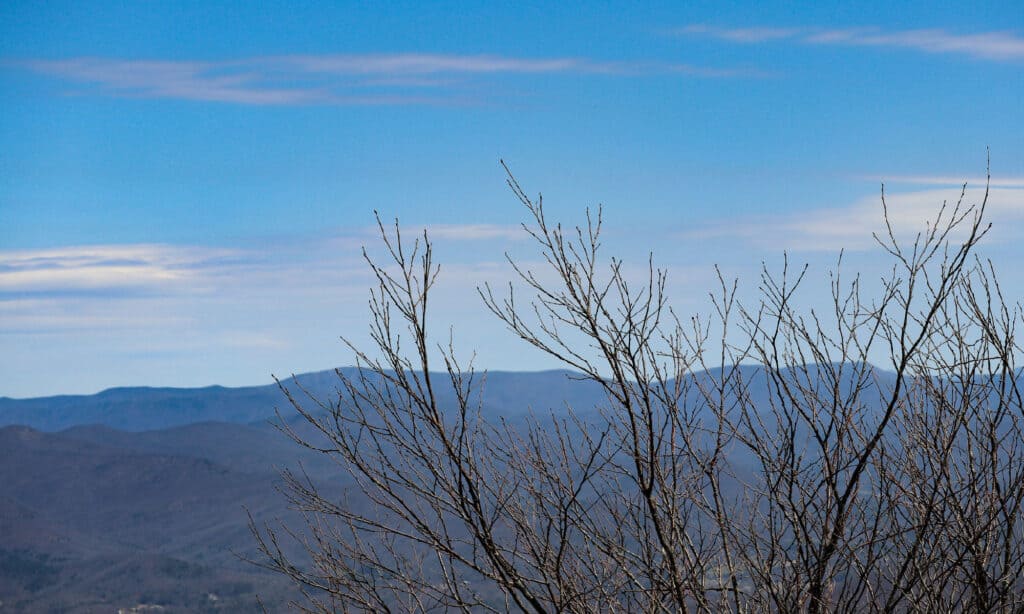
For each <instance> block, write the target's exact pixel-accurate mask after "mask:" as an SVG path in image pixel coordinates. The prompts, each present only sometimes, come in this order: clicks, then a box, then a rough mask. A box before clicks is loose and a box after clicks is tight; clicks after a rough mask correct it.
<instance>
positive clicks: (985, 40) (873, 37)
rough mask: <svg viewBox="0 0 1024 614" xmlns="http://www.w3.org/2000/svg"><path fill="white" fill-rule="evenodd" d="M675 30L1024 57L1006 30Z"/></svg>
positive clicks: (742, 38) (1018, 40) (739, 38)
mask: <svg viewBox="0 0 1024 614" xmlns="http://www.w3.org/2000/svg"><path fill="white" fill-rule="evenodd" d="M675 33H676V34H679V35H688V36H709V37H712V38H717V39H719V40H724V41H729V42H734V43H744V44H753V43H765V42H774V41H788V42H794V43H800V44H806V45H833V46H845V47H881V48H902V49H913V50H915V51H921V52H924V53H943V54H960V55H965V56H968V57H972V58H975V59H979V60H992V61H1013V60H1024V38H1022V37H1021V36H1018V35H1016V34H1014V33H1013V32H1008V31H991V32H976V33H970V34H963V33H956V32H950V31H949V30H944V29H919V30H883V29H881V28H876V27H864V28H776V27H750V28H723V27H718V26H712V25H706V24H694V25H689V26H685V27H682V28H679V29H677V30H676V31H675Z"/></svg>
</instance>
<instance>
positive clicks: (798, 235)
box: [686, 181, 1024, 252]
mask: <svg viewBox="0 0 1024 614" xmlns="http://www.w3.org/2000/svg"><path fill="white" fill-rule="evenodd" d="M961 183H962V181H961ZM972 185H973V186H975V187H970V186H969V187H968V189H967V191H966V193H965V195H964V198H963V201H962V206H963V207H967V206H971V205H974V204H980V203H981V201H982V198H983V195H984V182H982V185H981V187H977V186H978V184H972ZM959 194H960V193H959V191H958V190H949V189H941V188H937V189H929V190H916V191H905V192H889V191H887V192H886V204H887V209H888V215H889V221H890V222H891V223H892V226H893V230H894V231H895V232H896V234H897V237H903V238H908V237H912V236H913V235H914V234H916V233H918V232H920V231H923V230H924V229H925V224H926V223H927V222H928V221H930V220H933V219H934V218H935V216H936V214H938V212H939V208H940V207H941V206H942V204H943V202H946V203H947V204H948V207H950V208H951V207H952V206H953V205H954V204H955V203H956V202H957V200H958V197H959ZM882 213H883V211H882V205H881V199H880V198H879V196H877V195H875V196H866V197H863V198H860V199H858V200H856V201H854V202H853V203H851V204H849V205H846V206H843V207H828V208H821V209H816V210H810V211H802V212H798V213H786V214H782V215H763V216H757V217H755V218H748V219H744V220H727V221H726V220H723V221H720V222H717V223H713V224H709V225H707V226H705V227H703V228H699V229H697V230H694V231H693V232H690V233H687V235H686V236H687V237H690V238H700V239H704V240H707V239H712V238H718V239H730V240H742V241H746V242H748V243H751V244H754V245H758V246H761V247H767V248H775V249H786V250H792V251H829V252H835V251H838V250H839V249H846V250H853V251H860V250H866V249H872V248H873V247H875V245H876V243H875V242H874V239H873V238H872V233H884V231H885V226H884V223H883V217H882ZM947 215H948V212H947ZM986 217H987V218H988V219H989V220H990V221H993V222H995V223H996V224H997V226H996V230H997V232H998V231H999V229H1000V228H1003V227H1006V226H1007V225H1008V224H1009V223H1010V222H1013V221H1014V220H1022V219H1024V188H1020V187H1013V188H991V189H990V192H989V198H988V202H987V204H986ZM1001 234H1003V236H1000V235H994V236H993V238H994V239H996V240H999V239H1000V238H1005V234H1004V233H1001Z"/></svg>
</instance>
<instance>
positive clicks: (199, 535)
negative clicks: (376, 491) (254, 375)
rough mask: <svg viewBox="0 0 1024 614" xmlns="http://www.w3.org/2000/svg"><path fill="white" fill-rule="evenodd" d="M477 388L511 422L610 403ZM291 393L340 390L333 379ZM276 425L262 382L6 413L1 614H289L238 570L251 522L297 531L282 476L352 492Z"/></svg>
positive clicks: (268, 580) (1, 453) (581, 391)
mask: <svg viewBox="0 0 1024 614" xmlns="http://www.w3.org/2000/svg"><path fill="white" fill-rule="evenodd" d="M342 371H343V372H345V373H346V374H347V375H350V376H351V375H355V374H356V372H355V371H354V370H352V369H344V370H342ZM486 377H487V380H486V388H485V390H486V394H485V395H484V398H483V404H482V411H484V412H485V413H488V414H491V415H500V416H502V417H504V418H507V419H508V418H511V419H515V418H517V417H522V416H524V415H525V414H526V413H527V412H529V411H533V412H536V413H538V414H544V413H547V412H549V411H554V412H561V411H563V408H564V407H565V405H566V404H567V403H568V404H570V405H572V406H573V407H575V408H583V409H584V410H585V409H588V408H594V407H596V406H597V405H598V404H599V403H600V402H601V401H602V400H603V399H604V395H603V393H602V392H601V390H600V387H599V386H597V385H595V384H594V383H592V382H582V381H579V380H577V379H573V378H572V377H570V374H569V373H568V372H564V371H547V372H536V373H507V372H494V373H489V374H487V376H486ZM287 383H288V385H289V386H290V387H291V388H292V389H293V390H297V389H298V388H297V387H296V385H298V386H301V387H302V388H303V389H305V390H307V391H309V392H310V393H312V394H314V395H317V396H319V397H321V398H330V395H332V394H334V393H335V392H334V391H335V390H336V389H337V388H338V387H339V386H340V381H339V379H338V377H337V375H336V374H335V373H334V372H333V371H324V372H318V373H309V374H303V375H299V376H297V377H295V378H294V380H289V382H287ZM440 394H441V395H442V396H441V402H442V403H448V402H451V401H452V398H451V391H450V390H449V391H447V393H446V392H441V393H440ZM445 395H447V396H445ZM278 411H280V419H284V420H285V421H291V420H294V419H295V418H297V416H296V414H295V412H294V410H293V409H292V408H291V406H290V405H289V403H288V401H287V399H286V397H285V396H284V394H283V393H282V391H281V390H280V388H279V387H278V386H277V385H276V384H272V383H271V384H268V385H265V386H254V387H244V388H225V387H221V386H211V387H207V388H193V389H179V388H147V387H136V388H115V389H110V390H105V391H103V392H100V393H98V394H94V395H78V396H53V397H45V398H33V399H10V398H0V614H2V613H5V612H68V613H92V612H97V613H98V612H104V613H107V612H119V611H124V612H143V611H157V610H155V608H156V607H157V606H159V607H161V608H163V609H161V610H159V611H161V612H167V613H173V612H254V611H259V610H260V607H261V604H262V606H264V607H266V608H267V610H268V611H271V612H273V611H279V610H283V609H284V608H285V606H286V604H287V602H288V600H289V599H291V598H294V597H296V595H294V594H293V593H292V590H293V589H292V587H291V586H290V585H289V584H288V583H287V582H285V581H284V580H283V579H282V578H280V577H277V576H275V575H271V574H270V573H269V572H265V571H263V570H261V569H260V568H258V567H257V566H255V565H253V564H252V563H251V562H250V560H248V559H253V558H255V557H256V555H257V552H256V549H255V545H254V540H253V538H252V536H251V534H250V531H249V528H248V518H249V517H248V515H247V514H252V516H253V518H254V519H255V521H256V522H257V523H264V522H277V521H278V520H284V521H286V522H287V521H289V519H291V521H292V522H291V523H290V524H292V526H294V525H296V524H299V523H296V522H294V521H295V520H296V517H295V514H296V513H295V512H293V511H292V510H290V509H288V505H287V502H286V500H285V498H284V496H283V495H282V494H281V493H280V492H278V491H277V490H276V488H277V487H278V486H279V485H280V478H279V475H280V471H281V470H282V469H284V468H297V467H299V466H300V465H301V468H302V469H303V470H304V471H306V472H307V473H308V474H309V475H310V476H311V477H312V478H314V479H315V480H316V481H317V483H318V484H319V485H322V486H324V487H326V488H328V489H332V488H333V489H336V490H337V493H338V495H339V496H341V495H342V493H343V489H344V486H345V483H346V482H345V479H344V477H343V476H342V475H341V474H340V472H339V470H338V467H337V466H336V465H335V464H334V462H333V461H331V460H330V459H329V458H327V457H325V456H324V455H322V454H318V453H315V452H312V451H310V450H307V449H304V448H302V447H300V446H298V445H296V444H295V443H294V442H292V441H291V440H290V439H289V438H288V437H286V436H285V435H284V434H282V433H281V432H279V431H278V429H277V428H275V426H274V423H275V422H276V421H277V420H279V418H278V417H277V412H278ZM147 608H149V610H147Z"/></svg>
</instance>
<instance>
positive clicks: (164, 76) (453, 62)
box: [0, 53, 755, 105]
mask: <svg viewBox="0 0 1024 614" xmlns="http://www.w3.org/2000/svg"><path fill="white" fill-rule="evenodd" d="M0 66H6V67H7V68H20V69H23V70H29V71H32V72H36V73H39V74H43V75H49V76H52V77H56V78H58V79H61V80H62V81H66V82H71V83H76V84H80V85H81V86H83V87H84V88H85V89H84V91H78V92H75V93H99V94H102V95H108V96H118V97H138V98H170V99H179V100H194V101H206V102H221V103H233V104H248V105H294V104H346V105H385V104H465V103H472V102H475V101H477V100H478V99H477V96H478V95H477V94H475V93H473V91H472V87H471V86H472V85H473V84H474V79H479V78H483V77H487V76H492V77H493V76H501V75H505V76H509V75H605V76H637V75H643V74H678V75H688V76H693V77H708V78H717V77H739V76H750V75H753V74H755V73H753V72H751V71H749V70H744V69H730V68H715V67H707V66H695V65H690V64H681V63H664V62H622V61H601V60H594V59H588V58H572V57H559V58H521V57H506V56H494V55H441V54H418V53H405V54H364V55H286V56H269V57H253V58H244V59H236V60H224V61H168V60H134V59H113V58H97V57H76V58H68V59H61V60H38V59H37V60H22V61H6V62H3V63H2V64H0ZM467 88H469V90H467Z"/></svg>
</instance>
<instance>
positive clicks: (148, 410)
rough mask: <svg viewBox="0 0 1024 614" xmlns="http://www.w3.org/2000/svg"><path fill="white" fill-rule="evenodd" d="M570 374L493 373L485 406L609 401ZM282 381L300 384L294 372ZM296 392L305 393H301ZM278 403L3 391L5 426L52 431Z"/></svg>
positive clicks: (319, 380) (327, 374)
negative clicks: (20, 396) (30, 395)
mask: <svg viewBox="0 0 1024 614" xmlns="http://www.w3.org/2000/svg"><path fill="white" fill-rule="evenodd" d="M341 371H342V372H343V373H345V374H346V375H349V376H355V375H357V374H358V371H357V369H356V368H354V367H346V368H343V369H341ZM483 375H484V374H483V373H480V374H478V377H482V376H483ZM568 375H569V372H568V371H535V372H527V373H517V372H506V371H494V372H489V373H487V374H486V377H487V386H486V393H485V395H486V398H485V400H486V405H487V406H488V407H489V408H490V409H492V410H494V411H500V412H502V413H503V414H507V415H521V414H522V413H523V412H525V411H527V410H528V409H533V410H534V411H538V412H547V411H548V409H551V404H552V403H554V404H556V405H560V404H561V403H562V402H564V401H570V402H572V403H573V404H574V405H577V406H579V407H581V408H582V407H593V406H594V405H595V404H596V403H598V402H600V401H601V400H602V399H603V395H602V394H601V392H600V390H599V387H598V386H597V385H596V384H594V383H593V382H581V381H576V380H573V379H571V378H569V377H567V376H568ZM437 376H438V377H447V376H446V375H444V374H437ZM284 382H285V384H286V385H287V386H288V387H289V388H292V389H295V387H294V385H293V382H292V380H291V378H288V380H284ZM294 383H298V384H299V385H300V386H301V387H302V388H304V389H306V390H307V391H309V392H310V393H312V394H314V395H316V396H318V397H320V398H324V399H328V398H330V397H331V396H332V395H333V394H334V393H335V392H334V391H335V390H336V389H338V388H339V387H340V386H341V382H340V381H339V379H338V377H337V375H336V374H335V372H334V371H333V370H329V371H318V372H313V373H304V374H301V375H297V376H295V382H294ZM296 393H297V394H299V395H300V396H301V392H298V391H297V390H296ZM553 399H557V400H553ZM275 409H281V410H282V412H283V413H285V414H286V415H287V414H291V413H293V410H292V409H291V406H290V405H289V403H288V401H287V399H286V398H285V396H284V394H283V393H282V392H281V390H280V389H279V388H278V386H277V385H276V384H273V383H270V384H267V385H264V386H246V387H240V388H225V387H223V386H207V387H204V388H150V387H121V388H110V389H107V390H104V391H102V392H99V393H97V394H92V395H61V396H52V397H37V398H29V399H12V398H8V397H0V426H6V425H14V424H20V425H24V426H30V427H32V428H34V429H38V430H41V431H51V432H52V431H60V430H64V429H67V428H71V427H74V426H82V425H89V424H97V425H103V426H107V427H110V428H115V429H119V430H123V431H148V430H157V429H165V428H171V427H177V426H184V425H187V424H195V423H199V422H228V423H233V424H262V423H264V422H266V421H267V420H268V419H270V418H273V417H274V413H275Z"/></svg>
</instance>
